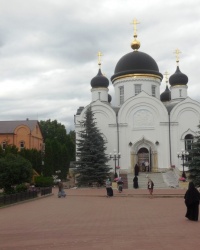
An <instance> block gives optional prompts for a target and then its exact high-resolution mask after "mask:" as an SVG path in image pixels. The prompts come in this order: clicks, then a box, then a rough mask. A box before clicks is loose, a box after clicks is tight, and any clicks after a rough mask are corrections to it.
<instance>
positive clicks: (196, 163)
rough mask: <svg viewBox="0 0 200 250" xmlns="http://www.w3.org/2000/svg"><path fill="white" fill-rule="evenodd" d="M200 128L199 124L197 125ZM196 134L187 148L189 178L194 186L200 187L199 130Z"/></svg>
mask: <svg viewBox="0 0 200 250" xmlns="http://www.w3.org/2000/svg"><path fill="white" fill-rule="evenodd" d="M198 128H199V129H200V125H198ZM197 133H198V135H197V136H195V138H194V141H193V143H192V145H191V150H189V161H188V170H189V179H190V180H191V181H193V182H194V184H195V186H197V187H200V131H197Z"/></svg>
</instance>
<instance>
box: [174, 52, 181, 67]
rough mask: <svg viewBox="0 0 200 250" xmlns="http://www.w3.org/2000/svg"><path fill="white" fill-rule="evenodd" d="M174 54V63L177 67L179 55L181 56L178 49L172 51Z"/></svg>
mask: <svg viewBox="0 0 200 250" xmlns="http://www.w3.org/2000/svg"><path fill="white" fill-rule="evenodd" d="M174 54H176V62H177V65H178V63H179V55H180V54H181V51H180V50H179V49H176V50H175V51H174Z"/></svg>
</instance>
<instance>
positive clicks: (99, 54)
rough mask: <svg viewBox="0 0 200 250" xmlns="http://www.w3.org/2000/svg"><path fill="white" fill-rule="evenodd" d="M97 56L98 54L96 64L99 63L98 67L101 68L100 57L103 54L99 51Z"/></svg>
mask: <svg viewBox="0 0 200 250" xmlns="http://www.w3.org/2000/svg"><path fill="white" fill-rule="evenodd" d="M97 56H98V65H99V68H101V57H102V56H103V54H102V53H101V52H100V51H99V52H98V54H97Z"/></svg>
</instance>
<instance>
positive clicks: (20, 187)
mask: <svg viewBox="0 0 200 250" xmlns="http://www.w3.org/2000/svg"><path fill="white" fill-rule="evenodd" d="M27 189H28V188H27V185H26V184H19V185H17V186H16V188H15V190H16V192H17V193H21V192H25V191H27Z"/></svg>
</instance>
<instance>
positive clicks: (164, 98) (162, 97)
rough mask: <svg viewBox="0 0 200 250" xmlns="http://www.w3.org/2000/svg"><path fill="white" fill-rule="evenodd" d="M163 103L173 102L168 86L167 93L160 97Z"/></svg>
mask: <svg viewBox="0 0 200 250" xmlns="http://www.w3.org/2000/svg"><path fill="white" fill-rule="evenodd" d="M160 100H161V102H168V101H170V100H171V91H170V90H169V88H168V86H166V89H165V91H164V92H163V93H162V94H161V95H160Z"/></svg>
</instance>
